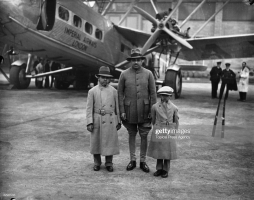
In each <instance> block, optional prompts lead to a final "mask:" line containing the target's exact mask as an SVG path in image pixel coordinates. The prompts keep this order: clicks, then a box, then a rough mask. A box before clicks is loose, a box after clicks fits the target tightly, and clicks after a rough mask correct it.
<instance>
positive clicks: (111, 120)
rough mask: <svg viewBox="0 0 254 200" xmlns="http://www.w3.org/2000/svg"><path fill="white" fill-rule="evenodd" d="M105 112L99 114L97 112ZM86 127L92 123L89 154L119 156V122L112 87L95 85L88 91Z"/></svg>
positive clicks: (115, 98) (114, 93) (116, 98)
mask: <svg viewBox="0 0 254 200" xmlns="http://www.w3.org/2000/svg"><path fill="white" fill-rule="evenodd" d="M100 109H101V110H102V112H103V111H105V112H106V114H105V115H101V114H99V113H98V112H99V110H100ZM86 119H87V125H89V124H91V123H93V126H94V129H93V132H92V133H91V137H90V148H91V149H90V152H91V154H101V155H104V156H109V155H116V154H119V143H118V135H117V129H116V126H117V124H118V123H121V121H120V113H119V106H118V96H117V91H116V89H115V88H113V87H112V86H110V85H108V86H107V87H102V86H101V85H97V86H95V87H93V88H92V89H90V90H89V92H88V97H87V106H86Z"/></svg>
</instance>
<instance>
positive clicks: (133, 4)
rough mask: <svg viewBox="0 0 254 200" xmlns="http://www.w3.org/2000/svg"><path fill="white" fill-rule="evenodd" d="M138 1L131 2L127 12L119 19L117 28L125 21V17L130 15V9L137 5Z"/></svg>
mask: <svg viewBox="0 0 254 200" xmlns="http://www.w3.org/2000/svg"><path fill="white" fill-rule="evenodd" d="M139 1H140V0H133V1H132V3H131V5H130V6H129V8H128V10H127V11H126V13H125V14H124V16H123V17H122V19H120V21H119V22H118V26H120V25H121V23H123V21H124V20H125V19H126V17H127V16H128V15H129V14H130V12H131V10H132V8H133V7H134V6H135V5H137V4H138V2H139Z"/></svg>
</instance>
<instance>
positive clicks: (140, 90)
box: [118, 67, 157, 124]
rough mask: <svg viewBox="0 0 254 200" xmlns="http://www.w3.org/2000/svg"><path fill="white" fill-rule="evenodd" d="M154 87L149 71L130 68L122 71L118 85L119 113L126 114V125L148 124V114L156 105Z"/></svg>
mask: <svg viewBox="0 0 254 200" xmlns="http://www.w3.org/2000/svg"><path fill="white" fill-rule="evenodd" d="M156 98H157V96H156V87H155V81H154V77H153V74H152V72H151V71H149V70H147V69H145V68H143V67H141V68H140V69H138V70H135V69H133V68H132V67H130V68H128V69H127V70H125V71H123V72H122V74H121V76H120V79H119V83H118V99H119V105H120V106H119V107H120V113H121V114H122V113H126V118H127V122H128V123H132V124H138V123H145V122H150V121H151V120H150V119H149V118H148V114H149V113H151V107H152V105H153V104H155V103H156Z"/></svg>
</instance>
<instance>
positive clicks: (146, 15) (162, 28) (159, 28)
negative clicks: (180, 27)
mask: <svg viewBox="0 0 254 200" xmlns="http://www.w3.org/2000/svg"><path fill="white" fill-rule="evenodd" d="M151 1H152V0H151ZM182 1H183V0H179V1H178V3H177V5H176V7H175V8H174V9H173V11H172V12H171V13H170V14H169V16H167V18H166V19H165V20H162V21H158V20H157V19H155V18H154V17H153V16H151V15H150V14H149V13H147V12H146V11H144V10H143V9H141V8H139V7H137V6H134V7H133V8H134V9H135V10H136V11H137V12H138V13H139V14H140V15H142V16H143V17H144V18H145V19H147V20H148V21H150V22H151V23H153V24H154V25H156V27H157V29H156V30H155V32H154V33H153V34H152V35H151V37H150V38H149V39H148V40H147V41H146V43H145V45H144V46H143V49H142V50H141V53H142V54H144V53H145V52H146V51H147V50H148V49H149V48H150V47H151V46H152V45H153V43H154V42H155V40H156V39H157V38H158V37H159V35H160V34H161V33H162V32H163V31H164V32H165V33H167V34H168V35H169V36H171V37H172V38H174V39H175V40H176V41H177V42H178V43H180V44H181V45H183V46H185V47H187V48H189V49H192V48H193V47H192V46H191V45H190V44H189V43H188V42H187V41H186V40H185V39H183V38H181V37H180V36H178V35H177V34H175V33H174V32H173V31H171V30H170V29H171V28H172V27H170V28H169V29H168V28H167V27H166V24H167V22H168V20H169V19H170V17H171V16H172V15H173V13H174V12H175V11H176V10H177V9H178V7H179V6H180V4H181V3H182ZM155 12H156V11H155ZM170 25H171V24H170Z"/></svg>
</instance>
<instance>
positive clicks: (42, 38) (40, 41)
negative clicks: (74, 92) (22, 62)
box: [0, 0, 132, 70]
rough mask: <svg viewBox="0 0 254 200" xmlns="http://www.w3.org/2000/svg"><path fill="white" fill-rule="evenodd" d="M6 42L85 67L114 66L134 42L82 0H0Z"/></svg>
mask: <svg viewBox="0 0 254 200" xmlns="http://www.w3.org/2000/svg"><path fill="white" fill-rule="evenodd" d="M0 10H1V13H0V19H1V24H2V25H4V27H3V28H2V29H1V32H0V33H1V39H0V41H1V42H2V43H7V44H9V45H12V46H14V48H16V49H19V50H20V51H23V52H27V53H31V54H34V55H37V56H39V57H44V58H48V59H49V60H53V61H57V62H60V63H62V64H65V65H66V66H73V67H80V68H82V69H84V70H98V67H100V66H102V65H107V66H110V67H112V68H113V66H114V65H115V64H117V63H119V62H121V61H123V60H124V59H125V58H126V57H128V54H129V51H130V49H131V48H132V44H131V43H130V42H129V41H128V40H126V39H125V38H123V36H121V35H120V34H119V33H118V32H117V30H116V29H115V28H114V26H113V24H112V22H110V21H109V20H107V19H106V18H104V17H103V16H101V15H100V14H98V13H96V12H95V11H93V10H92V9H91V8H89V7H88V6H86V5H85V4H83V3H82V2H81V1H69V0H57V1H56V0H50V1H49V0H46V1H45V3H43V1H42V0H15V1H5V0H0Z"/></svg>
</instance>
